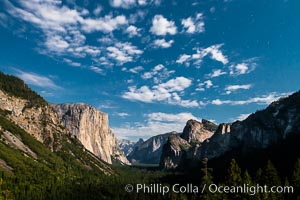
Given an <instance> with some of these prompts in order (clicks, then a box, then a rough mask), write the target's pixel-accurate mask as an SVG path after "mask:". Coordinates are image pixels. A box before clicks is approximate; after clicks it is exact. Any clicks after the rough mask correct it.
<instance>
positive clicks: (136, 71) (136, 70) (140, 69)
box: [128, 66, 144, 74]
mask: <svg viewBox="0 0 300 200" xmlns="http://www.w3.org/2000/svg"><path fill="white" fill-rule="evenodd" d="M143 70H144V68H143V67H142V66H137V67H133V68H131V69H129V70H128V71H129V72H131V73H134V74H137V73H139V72H140V71H143Z"/></svg>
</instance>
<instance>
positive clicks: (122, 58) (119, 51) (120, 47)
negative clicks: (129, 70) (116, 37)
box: [106, 42, 143, 65]
mask: <svg viewBox="0 0 300 200" xmlns="http://www.w3.org/2000/svg"><path fill="white" fill-rule="evenodd" d="M106 50H107V51H108V57H110V58H112V59H114V60H115V61H116V62H117V63H118V64H119V65H121V64H123V63H126V62H131V61H133V59H134V58H136V57H137V56H139V55H140V54H142V53H143V51H142V50H139V49H138V48H137V47H136V46H133V45H132V44H131V43H129V42H126V43H121V42H118V43H117V44H115V46H109V47H107V48H106Z"/></svg>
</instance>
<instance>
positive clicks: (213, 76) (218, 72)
mask: <svg viewBox="0 0 300 200" xmlns="http://www.w3.org/2000/svg"><path fill="white" fill-rule="evenodd" d="M225 74H227V72H224V71H222V70H220V69H217V70H213V72H212V73H211V74H208V75H207V76H208V77H210V78H215V77H219V76H222V75H225Z"/></svg>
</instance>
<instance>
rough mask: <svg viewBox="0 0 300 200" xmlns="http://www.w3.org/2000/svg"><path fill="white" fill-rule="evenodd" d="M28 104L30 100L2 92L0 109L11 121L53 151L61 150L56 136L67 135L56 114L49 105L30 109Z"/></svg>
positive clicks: (0, 92)
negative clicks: (59, 134)
mask: <svg viewBox="0 0 300 200" xmlns="http://www.w3.org/2000/svg"><path fill="white" fill-rule="evenodd" d="M28 104H29V101H28V100H26V99H22V98H18V97H15V96H12V95H8V94H6V93H5V92H3V91H2V90H0V108H1V109H2V110H5V111H6V112H7V113H8V114H9V115H8V117H9V118H10V120H12V121H13V122H14V123H16V124H17V125H18V126H20V127H21V128H22V129H24V130H25V131H26V132H28V133H30V134H31V135H32V136H34V137H35V138H36V139H37V140H38V141H40V142H42V143H44V144H46V145H47V146H48V147H49V148H51V149H52V150H54V149H55V148H59V146H60V144H59V142H58V141H55V138H57V137H55V135H56V134H58V133H66V130H65V129H64V128H63V127H62V126H60V124H61V121H60V120H59V118H58V116H57V114H56V112H55V111H54V110H53V109H52V107H51V106H49V105H48V104H44V105H41V106H30V107H29V106H28Z"/></svg>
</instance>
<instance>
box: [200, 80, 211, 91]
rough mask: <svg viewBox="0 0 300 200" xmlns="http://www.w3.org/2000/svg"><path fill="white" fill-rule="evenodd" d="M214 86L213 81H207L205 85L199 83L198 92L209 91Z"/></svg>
mask: <svg viewBox="0 0 300 200" xmlns="http://www.w3.org/2000/svg"><path fill="white" fill-rule="evenodd" d="M213 85H214V84H213V83H212V81H211V80H206V81H204V82H203V83H199V84H198V88H197V89H196V91H205V88H206V89H209V88H211V87H212V86H213Z"/></svg>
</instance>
